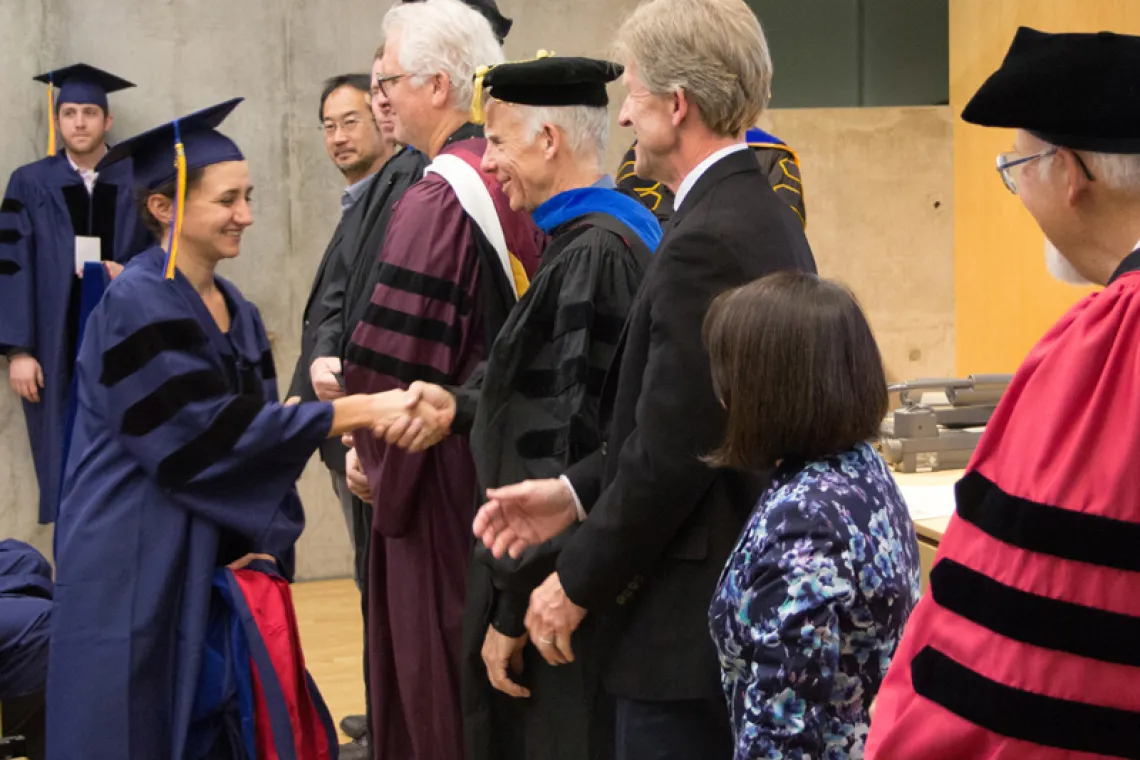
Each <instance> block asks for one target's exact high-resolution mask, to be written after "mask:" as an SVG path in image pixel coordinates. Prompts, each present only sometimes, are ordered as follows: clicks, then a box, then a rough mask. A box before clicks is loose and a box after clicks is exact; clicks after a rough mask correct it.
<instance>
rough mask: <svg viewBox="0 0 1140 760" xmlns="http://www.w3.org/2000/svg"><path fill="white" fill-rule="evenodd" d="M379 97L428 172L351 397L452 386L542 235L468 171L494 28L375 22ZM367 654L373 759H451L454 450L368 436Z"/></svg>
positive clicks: (470, 20) (455, 691) (460, 483)
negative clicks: (474, 114)
mask: <svg viewBox="0 0 1140 760" xmlns="http://www.w3.org/2000/svg"><path fill="white" fill-rule="evenodd" d="M383 32H384V42H383V54H382V55H381V58H380V60H378V61H377V62H376V64H375V65H374V67H373V75H374V78H375V80H376V83H377V92H376V93H375V97H376V98H378V99H379V105H381V106H385V105H386V106H388V107H389V108H390V110H391V116H392V119H393V122H394V125H395V134H394V137H395V139H396V140H397V141H398V142H401V143H403V144H406V145H410V146H411V147H413V148H415V149H416V150H418V151H420V152H421V153H423V154H424V155H425V156H427V158H428V159H429V160H430V161H431V162H432V163H431V165H430V166H429V168H428V173H427V174H426V176H425V178H424V179H422V180H421V181H419V182H417V183H416V184H415V185H413V186H412V187H411V188H409V189H408V191H407V192H406V193H405V194H404V196H403V198H401V199H400V201H399V203H398V204H396V206H395V208H394V209H393V212H392V216H391V220H390V221H389V224H388V229H387V232H386V235H385V238H384V244H383V247H382V249H381V251H380V266H379V271H378V274H377V281H378V283H379V284H378V285H377V286H376V288H375V290H374V291H373V293H372V298H371V302H370V304H369V305H368V307H367V309H366V310H365V311H364V314H363V317H362V321H361V322H360V323H359V324H358V325H357V326H356V327H355V329H354V330H353V333H352V337H351V339H350V341H349V345H348V348H347V350H346V352H345V362H344V383H345V390H346V391H347V392H348V393H350V394H351V393H372V392H375V391H379V390H381V389H390V388H396V387H406V386H407V385H409V384H410V383H412V382H415V381H416V380H427V381H430V382H436V383H446V384H456V385H458V384H461V383H463V382H464V381H465V380H467V378H468V376H469V375H470V374H471V372H472V371H473V370H474V369H475V368H476V366H478V365H479V363H480V362H482V361H483V359H484V358H485V355H486V351H487V349H488V348H490V346H491V344H492V343H493V342H494V339H495V335H496V334H497V333H498V330H499V328H500V327H501V326H502V323H503V321H504V320H505V319H506V316H507V314H508V313H509V312H510V309H511V307H512V306H513V305H514V304H515V302H516V300H517V297H518V295H519V294H520V293H521V292H522V291H523V290H525V287H526V285H527V281H528V277H529V275H530V274H531V273H533V271H534V270H535V268H536V265H537V262H538V253H539V251H540V250H541V247H542V242H543V235H542V233H541V232H540V231H539V230H538V228H537V227H535V226H534V223H533V222H532V221H531V220H530V219H529V217H527V216H525V215H524V214H522V213H520V212H514V211H511V209H510V206H509V203H508V201H507V199H506V197H505V196H504V195H503V194H502V190H501V189H500V188H499V186H498V183H497V182H496V181H495V179H494V178H493V177H491V176H489V175H486V174H483V173H482V172H481V171H480V169H479V166H480V162H481V161H482V157H483V151H484V148H485V146H486V143H485V141H484V140H483V139H482V130H481V128H480V127H478V126H475V125H473V124H470V123H469V122H468V118H469V115H470V111H471V101H472V93H473V90H474V83H473V79H474V76H475V71H476V69H477V68H479V67H480V66H483V65H486V64H494V63H498V62H501V61H502V60H503V54H502V50H501V48H500V47H499V44H498V41H497V40H496V38H495V34H494V33H493V31H492V29H491V26H490V24H489V23H488V22H487V20H486V19H485V18H484V17H483V15H482V14H480V13H479V12H478V11H476V10H474V9H472V8H470V7H468V6H467V5H465V4H463V3H461V2H459V1H458V0H426V2H416V3H404V4H401V5H397V6H395V7H393V8H392V9H391V10H390V11H388V13H387V15H386V16H385V18H384V23H383ZM355 451H356V453H355V454H354V456H355V457H358V458H359V461H360V463H361V465H362V467H363V471H364V473H365V474H366V475H367V480H368V484H369V486H370V489H371V501H372V505H373V514H372V538H371V543H370V547H369V552H370V558H369V572H368V579H367V583H366V586H367V588H368V597H369V598H368V616H369V625H368V646H369V651H368V656H369V669H370V673H371V678H370V682H369V691H370V695H371V701H370V708H371V711H372V729H373V730H372V737H373V752H374V757H375V758H376V760H456V758H460V757H462V756H463V731H462V719H461V712H460V698H459V693H460V687H459V680H460V678H459V670H460V648H461V631H462V618H463V604H464V597H465V594H464V585H465V581H466V571H467V562H468V558H469V556H470V540H469V536H470V533H469V532H468V531H469V530H470V527H469V525H468V523H469V520H470V515H471V509H472V504H471V499H472V494H473V493H474V492H475V473H474V466H473V464H472V462H471V455H470V452H469V450H468V447H467V442H466V440H465V439H462V438H459V437H455V438H450V439H448V440H446V441H444V442H442V443H441V444H440V445H438V446H436V447H435V448H433V449H432V450H431V451H428V452H426V453H421V454H410V453H407V452H404V451H401V450H399V449H395V448H390V447H387V446H386V445H385V444H384V443H383V442H382V441H380V442H377V441H374V440H372V439H371V436H369V435H357V436H356V449H355Z"/></svg>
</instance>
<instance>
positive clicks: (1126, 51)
mask: <svg viewBox="0 0 1140 760" xmlns="http://www.w3.org/2000/svg"><path fill="white" fill-rule="evenodd" d="M962 118H963V119H964V120H965V121H968V122H970V123H971V124H978V125H981V126H984V127H1011V128H1017V129H1024V130H1027V131H1029V132H1030V133H1032V134H1034V135H1035V136H1037V137H1039V138H1040V139H1042V140H1045V141H1046V142H1049V143H1052V144H1053V145H1060V146H1062V147H1066V148H1072V149H1075V150H1091V151H1097V152H1101V153H1134V154H1136V153H1140V37H1136V36H1133V35H1127V34H1115V33H1113V32H1099V33H1096V34H1050V33H1047V32H1040V31H1037V30H1036V29H1030V28H1029V27H1024V26H1023V27H1021V28H1020V29H1018V30H1017V34H1016V35H1015V36H1014V38H1013V44H1012V45H1010V48H1009V52H1007V53H1006V56H1005V60H1004V61H1002V64H1001V67H1000V68H999V69H998V70H997V71H995V72H994V73H993V74H992V75H991V76H990V78H989V79H987V80H986V82H985V84H983V85H982V87H981V89H979V90H978V92H977V93H976V94H975V95H974V97H973V98H971V99H970V102H969V103H968V104H967V105H966V108H965V110H964V111H963V112H962Z"/></svg>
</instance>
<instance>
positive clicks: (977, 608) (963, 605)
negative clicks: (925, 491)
mask: <svg viewBox="0 0 1140 760" xmlns="http://www.w3.org/2000/svg"><path fill="white" fill-rule="evenodd" d="M930 591H931V593H933V594H934V601H936V602H938V605H939V606H940V607H944V608H946V609H947V610H950V611H951V612H953V613H955V614H956V615H961V616H962V617H964V618H966V619H967V620H970V621H972V622H974V623H977V624H978V625H980V626H982V627H983V628H987V629H989V630H991V631H993V632H994V633H997V634H1000V635H1002V636H1005V637H1006V638H1010V639H1013V640H1014V641H1020V642H1022V643H1024V644H1032V645H1033V646H1038V647H1041V648H1043V649H1052V650H1055V651H1059V652H1068V653H1069V654H1075V655H1078V656H1080V657H1088V658H1090V659H1093V660H1100V661H1102V662H1113V663H1118V664H1121V665H1130V666H1132V667H1140V646H1138V645H1137V642H1140V618H1135V617H1132V616H1130V615H1121V614H1119V613H1115V612H1106V611H1105V610H1098V609H1095V608H1092V607H1085V606H1082V605H1079V604H1072V603H1070V602H1063V601H1059V600H1056V599H1049V598H1048V597H1043V596H1038V595H1036V594H1030V593H1027V592H1025V591H1021V590H1020V589H1016V588H1011V587H1010V586H1006V585H1004V584H1002V583H999V582H997V581H996V580H994V579H993V578H989V577H987V576H985V575H982V574H981V573H979V572H977V571H975V570H971V569H970V568H968V567H966V566H964V565H961V564H959V563H957V562H954V561H953V560H950V559H944V560H942V561H941V562H939V563H938V564H937V565H935V566H934V570H933V571H931V573H930Z"/></svg>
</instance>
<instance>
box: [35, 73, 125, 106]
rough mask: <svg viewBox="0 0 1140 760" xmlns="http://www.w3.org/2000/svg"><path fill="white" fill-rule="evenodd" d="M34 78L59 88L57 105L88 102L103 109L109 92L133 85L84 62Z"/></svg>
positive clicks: (84, 103)
mask: <svg viewBox="0 0 1140 760" xmlns="http://www.w3.org/2000/svg"><path fill="white" fill-rule="evenodd" d="M34 79H35V80H36V81H37V82H43V83H44V84H52V85H55V86H56V87H58V88H59V96H58V97H57V98H56V99H55V102H56V105H57V106H59V105H62V104H64V103H76V104H79V105H88V104H90V105H95V106H99V107H100V108H102V109H103V110H104V111H106V110H107V95H108V94H109V93H112V92H118V91H119V90H125V89H127V88H128V87H134V84H132V83H131V82H128V81H127V80H125V79H121V78H119V77H117V76H115V75H114V74H108V73H107V72H106V71H103V70H102V69H97V68H95V67H94V66H88V65H87V64H86V63H77V64H75V65H74V66H68V67H66V68H63V69H56V70H55V71H49V72H47V73H46V74H40V75H39V76H38V77H34Z"/></svg>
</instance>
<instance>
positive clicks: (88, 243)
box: [75, 235, 103, 277]
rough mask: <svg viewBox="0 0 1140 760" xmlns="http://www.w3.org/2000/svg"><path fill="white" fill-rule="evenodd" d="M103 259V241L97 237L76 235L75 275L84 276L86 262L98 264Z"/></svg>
mask: <svg viewBox="0 0 1140 760" xmlns="http://www.w3.org/2000/svg"><path fill="white" fill-rule="evenodd" d="M102 259H103V243H102V241H100V240H99V238H97V237H89V236H87V235H76V236H75V275H76V276H77V277H82V276H83V265H84V264H98V263H99V262H100V261H102Z"/></svg>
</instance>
